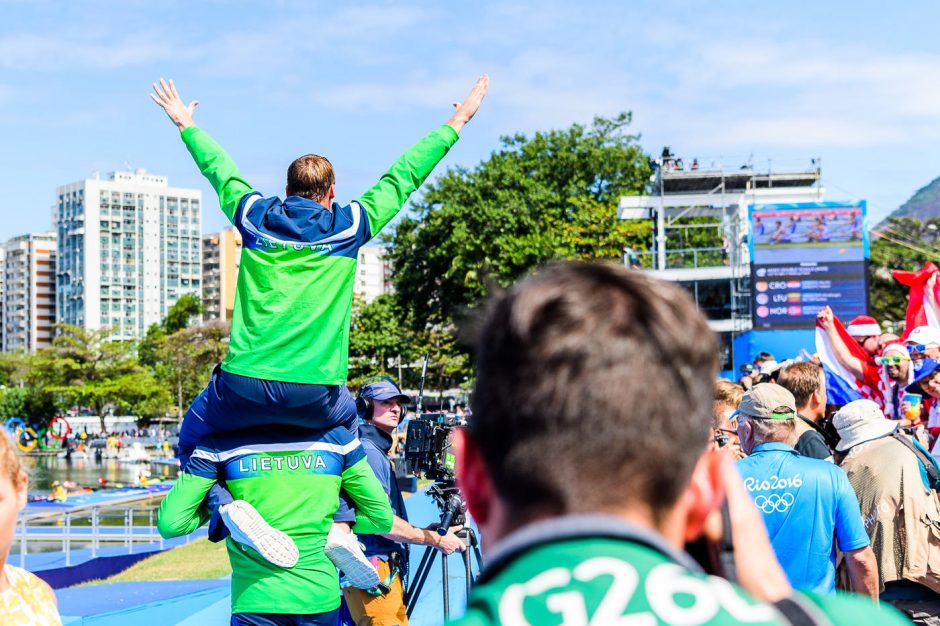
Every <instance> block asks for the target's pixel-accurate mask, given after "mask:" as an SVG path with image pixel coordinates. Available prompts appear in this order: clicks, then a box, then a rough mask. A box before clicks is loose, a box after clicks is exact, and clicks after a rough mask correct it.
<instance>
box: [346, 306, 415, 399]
mask: <svg viewBox="0 0 940 626" xmlns="http://www.w3.org/2000/svg"><path fill="white" fill-rule="evenodd" d="M405 316H406V312H405V311H404V310H402V308H401V307H400V306H399V305H398V302H397V301H396V300H395V297H394V296H393V295H392V294H387V293H385V294H382V295H380V296H378V297H377V298H375V299H374V300H372V301H371V302H368V303H366V302H364V301H362V300H361V299H360V298H356V299H355V300H353V310H352V316H351V317H350V333H349V380H350V383H351V384H352V385H353V386H354V387H355V386H358V384H359V383H360V382H361V381H362V380H364V379H365V378H367V377H370V376H376V375H379V374H385V375H389V374H391V375H394V374H395V372H394V371H389V368H390V365H392V367H393V369H394V366H395V365H397V363H398V361H399V359H401V360H403V361H404V362H410V361H411V360H413V359H414V358H415V343H416V340H415V336H414V333H413V332H412V331H411V329H410V327H409V326H408V324H406V323H404V322H405Z"/></svg>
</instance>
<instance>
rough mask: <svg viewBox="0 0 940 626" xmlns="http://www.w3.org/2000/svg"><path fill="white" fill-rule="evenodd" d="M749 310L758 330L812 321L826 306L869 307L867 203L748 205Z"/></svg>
mask: <svg viewBox="0 0 940 626" xmlns="http://www.w3.org/2000/svg"><path fill="white" fill-rule="evenodd" d="M749 214H750V226H751V230H750V233H751V236H750V248H751V315H752V321H753V324H754V328H755V329H758V330H770V329H786V328H812V327H814V326H815V324H816V314H817V313H818V312H819V310H820V309H821V308H822V307H824V306H827V305H828V306H830V307H832V309H833V311H834V312H835V314H836V315H837V316H838V317H839V318H841V319H843V320H848V319H851V318H853V317H855V316H856V315H862V314H865V313H867V312H868V285H867V277H868V272H867V259H868V256H869V254H868V232H867V231H866V230H865V227H864V223H865V202H864V201H861V202H856V203H831V202H820V203H800V204H765V205H751V206H750V207H749Z"/></svg>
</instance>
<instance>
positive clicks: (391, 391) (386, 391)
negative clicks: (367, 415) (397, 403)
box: [362, 379, 411, 404]
mask: <svg viewBox="0 0 940 626" xmlns="http://www.w3.org/2000/svg"><path fill="white" fill-rule="evenodd" d="M362 396H363V397H364V398H371V399H373V400H391V399H392V398H398V399H399V400H401V402H402V404H409V403H411V397H410V396H409V395H408V394H405V393H402V391H401V389H399V388H398V385H396V384H395V383H393V382H391V381H389V380H384V379H383V380H377V381H375V382H373V383H369V384H368V385H366V386H364V387H363V388H362Z"/></svg>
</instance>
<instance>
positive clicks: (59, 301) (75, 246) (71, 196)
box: [54, 170, 202, 339]
mask: <svg viewBox="0 0 940 626" xmlns="http://www.w3.org/2000/svg"><path fill="white" fill-rule="evenodd" d="M56 195H57V203H56V206H55V208H54V216H55V224H56V231H57V232H58V235H59V256H58V271H57V276H56V278H57V281H56V319H57V321H58V322H60V323H67V324H74V325H76V326H82V327H84V328H88V329H99V328H110V329H112V330H113V331H114V334H113V335H112V336H113V337H115V338H124V339H131V338H139V337H142V336H143V335H144V333H145V332H146V330H147V328H148V327H149V326H150V325H151V324H156V323H159V322H161V321H162V320H163V318H164V316H166V312H167V310H168V309H169V308H170V307H171V306H173V304H174V303H175V302H176V301H177V300H178V299H179V297H180V296H182V295H183V294H186V293H195V294H196V295H197V296H199V295H200V293H201V287H202V265H201V257H200V254H201V246H202V241H201V232H202V228H201V212H200V209H201V207H202V193H201V192H200V191H199V190H197V189H183V188H178V187H170V186H169V183H168V182H167V178H166V177H165V176H157V175H155V174H150V173H148V172H146V171H144V170H137V171H134V172H129V171H128V172H112V173H111V175H110V177H109V178H108V179H107V180H100V179H98V178H94V179H86V180H83V181H79V182H77V183H72V184H70V185H63V186H61V187H58V188H57V189H56Z"/></svg>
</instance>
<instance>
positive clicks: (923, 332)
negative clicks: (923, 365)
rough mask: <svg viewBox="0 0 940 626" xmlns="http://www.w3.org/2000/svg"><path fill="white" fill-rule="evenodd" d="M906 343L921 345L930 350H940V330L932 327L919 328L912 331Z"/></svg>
mask: <svg viewBox="0 0 940 626" xmlns="http://www.w3.org/2000/svg"><path fill="white" fill-rule="evenodd" d="M904 343H913V344H918V343H920V344H923V345H925V346H927V347H928V348H938V347H940V330H937V329H936V328H931V327H930V326H918V327H917V328H915V329H914V330H912V331H911V334H910V335H908V336H907V339H905V340H904Z"/></svg>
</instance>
